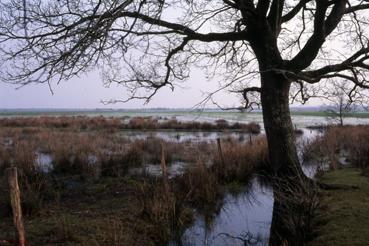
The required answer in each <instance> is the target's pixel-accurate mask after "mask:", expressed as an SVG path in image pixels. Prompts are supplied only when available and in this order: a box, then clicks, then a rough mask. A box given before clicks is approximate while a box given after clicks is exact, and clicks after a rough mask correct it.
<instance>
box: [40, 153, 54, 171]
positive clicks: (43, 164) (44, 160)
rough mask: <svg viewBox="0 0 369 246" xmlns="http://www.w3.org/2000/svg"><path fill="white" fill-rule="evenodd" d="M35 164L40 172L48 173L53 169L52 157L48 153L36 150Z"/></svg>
mask: <svg viewBox="0 0 369 246" xmlns="http://www.w3.org/2000/svg"><path fill="white" fill-rule="evenodd" d="M36 165H38V166H39V167H40V169H41V171H42V172H44V173H49V172H51V171H52V170H53V157H52V156H51V155H50V154H46V153H42V152H39V151H37V152H36Z"/></svg>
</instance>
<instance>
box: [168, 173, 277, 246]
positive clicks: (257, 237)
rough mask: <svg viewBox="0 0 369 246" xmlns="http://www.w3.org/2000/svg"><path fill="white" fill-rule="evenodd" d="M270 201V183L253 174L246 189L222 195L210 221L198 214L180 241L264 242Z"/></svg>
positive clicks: (234, 244) (217, 244)
mask: <svg viewBox="0 0 369 246" xmlns="http://www.w3.org/2000/svg"><path fill="white" fill-rule="evenodd" d="M273 202H274V199H273V191H272V188H271V186H269V185H265V184H263V183H262V182H259V179H258V178H254V179H253V180H252V181H251V182H250V187H249V188H248V189H247V190H245V191H243V192H241V193H240V194H238V195H232V194H230V193H227V194H226V195H225V197H224V205H223V207H222V209H221V211H220V212H219V214H218V215H217V216H216V217H215V218H214V219H213V221H212V222H211V224H210V225H209V223H208V222H207V220H206V218H205V216H204V215H199V216H197V218H196V220H195V222H194V224H193V225H192V226H191V227H190V228H188V229H187V230H186V231H185V232H184V234H183V236H182V242H181V243H182V245H185V246H190V245H196V246H200V245H201V246H207V245H214V246H221V245H222V246H224V245H232V246H237V245H248V244H245V243H251V244H252V245H267V244H268V239H269V231H270V225H271V218H272V213H273ZM169 245H179V244H178V243H175V242H171V243H170V244H169Z"/></svg>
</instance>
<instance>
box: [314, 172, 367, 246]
mask: <svg viewBox="0 0 369 246" xmlns="http://www.w3.org/2000/svg"><path fill="white" fill-rule="evenodd" d="M321 181H322V182H325V183H328V184H345V185H356V186H358V187H359V189H357V190H329V191H322V192H321V193H320V197H321V201H320V203H321V206H320V209H319V210H318V216H317V218H316V224H317V226H316V233H317V237H316V238H315V240H314V241H313V242H312V243H311V245H325V246H327V245H335V246H337V245H369V177H367V176H363V175H362V171H361V170H359V169H354V168H345V169H340V170H335V171H331V172H327V173H326V174H324V175H323V177H322V178H321Z"/></svg>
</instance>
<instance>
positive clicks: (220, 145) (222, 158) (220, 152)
mask: <svg viewBox="0 0 369 246" xmlns="http://www.w3.org/2000/svg"><path fill="white" fill-rule="evenodd" d="M217 143H218V152H219V155H220V160H221V161H222V165H223V167H224V164H225V163H224V156H223V151H222V144H221V142H220V138H217Z"/></svg>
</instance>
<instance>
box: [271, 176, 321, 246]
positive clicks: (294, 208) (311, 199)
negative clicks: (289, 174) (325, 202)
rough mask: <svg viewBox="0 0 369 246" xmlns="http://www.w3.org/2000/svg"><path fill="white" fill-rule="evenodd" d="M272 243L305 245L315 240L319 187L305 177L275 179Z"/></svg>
mask: <svg viewBox="0 0 369 246" xmlns="http://www.w3.org/2000/svg"><path fill="white" fill-rule="evenodd" d="M272 183H273V191H274V206H273V221H272V226H271V236H270V243H271V245H305V243H306V242H308V241H310V240H312V238H313V236H314V235H313V233H314V230H313V229H314V219H315V218H316V216H317V209H318V207H319V197H318V188H317V187H316V186H315V185H314V184H313V183H312V182H310V181H309V180H307V179H306V178H305V177H302V176H301V177H295V178H294V179H293V180H292V182H291V180H290V179H288V178H282V177H275V178H273V182H272Z"/></svg>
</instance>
